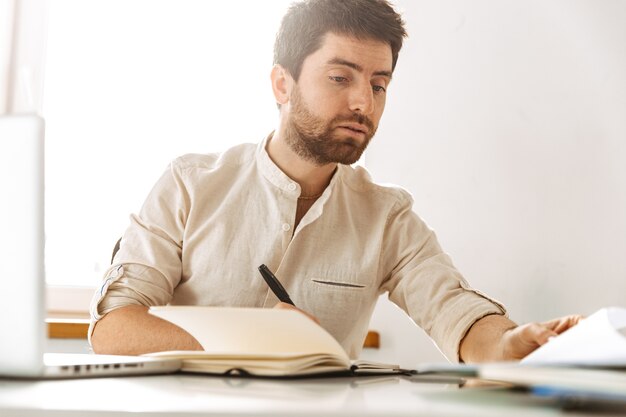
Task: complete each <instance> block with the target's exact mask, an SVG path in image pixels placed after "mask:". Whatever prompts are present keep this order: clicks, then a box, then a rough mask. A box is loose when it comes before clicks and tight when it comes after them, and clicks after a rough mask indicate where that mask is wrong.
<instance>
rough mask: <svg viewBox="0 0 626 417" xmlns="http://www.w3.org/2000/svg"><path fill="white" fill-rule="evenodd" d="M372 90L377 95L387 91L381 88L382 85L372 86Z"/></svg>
mask: <svg viewBox="0 0 626 417" xmlns="http://www.w3.org/2000/svg"><path fill="white" fill-rule="evenodd" d="M372 90H374V91H375V92H377V93H384V92H385V91H387V89H386V88H385V87H383V86H382V85H373V86H372Z"/></svg>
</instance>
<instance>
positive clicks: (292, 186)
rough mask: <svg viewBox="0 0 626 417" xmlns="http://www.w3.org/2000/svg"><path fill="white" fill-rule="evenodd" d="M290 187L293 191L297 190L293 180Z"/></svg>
mask: <svg viewBox="0 0 626 417" xmlns="http://www.w3.org/2000/svg"><path fill="white" fill-rule="evenodd" d="M289 189H290V190H291V191H293V190H295V189H296V184H294V183H293V182H292V183H291V184H289Z"/></svg>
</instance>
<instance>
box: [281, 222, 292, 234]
mask: <svg viewBox="0 0 626 417" xmlns="http://www.w3.org/2000/svg"><path fill="white" fill-rule="evenodd" d="M289 229H291V226H289V224H288V223H283V230H284V231H285V232H288V231H289Z"/></svg>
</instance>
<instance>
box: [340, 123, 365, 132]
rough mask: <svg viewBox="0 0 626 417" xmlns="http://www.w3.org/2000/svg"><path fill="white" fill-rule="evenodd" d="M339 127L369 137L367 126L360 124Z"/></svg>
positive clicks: (347, 124) (346, 124)
mask: <svg viewBox="0 0 626 417" xmlns="http://www.w3.org/2000/svg"><path fill="white" fill-rule="evenodd" d="M338 127H341V128H344V129H349V130H352V131H354V132H357V133H363V134H364V135H367V133H368V132H369V128H368V127H367V126H365V125H362V124H359V123H342V124H340V125H339V126H338Z"/></svg>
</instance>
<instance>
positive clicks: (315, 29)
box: [274, 0, 407, 81]
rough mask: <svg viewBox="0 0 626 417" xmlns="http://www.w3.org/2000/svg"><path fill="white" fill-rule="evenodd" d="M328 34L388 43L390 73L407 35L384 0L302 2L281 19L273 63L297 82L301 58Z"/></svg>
mask: <svg viewBox="0 0 626 417" xmlns="http://www.w3.org/2000/svg"><path fill="white" fill-rule="evenodd" d="M329 32H332V33H336V34H338V35H350V36H354V37H355V38H358V39H373V40H377V41H382V42H385V43H388V44H389V45H390V46H391V56H392V67H391V69H392V71H393V69H394V68H395V67H396V62H397V61H398V54H399V53H400V48H402V41H403V38H404V37H406V36H407V34H406V31H405V29H404V21H403V20H402V18H401V17H400V15H399V14H398V13H397V12H396V11H395V10H394V9H393V7H392V6H391V5H390V4H389V2H388V1H387V0H304V1H300V2H297V3H294V4H292V5H291V6H290V7H289V9H288V10H287V13H286V14H285V16H284V17H283V20H282V23H281V25H280V29H279V30H278V34H277V35H276V43H275V44H274V64H279V65H281V66H282V67H283V68H285V69H287V71H289V73H290V74H291V76H292V77H293V79H294V80H296V81H298V78H299V77H300V72H301V71H302V63H303V62H304V60H305V58H306V57H308V56H309V55H311V54H312V53H314V52H315V51H317V50H318V49H319V48H320V47H321V45H322V40H323V39H324V36H325V35H326V34H327V33H329Z"/></svg>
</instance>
